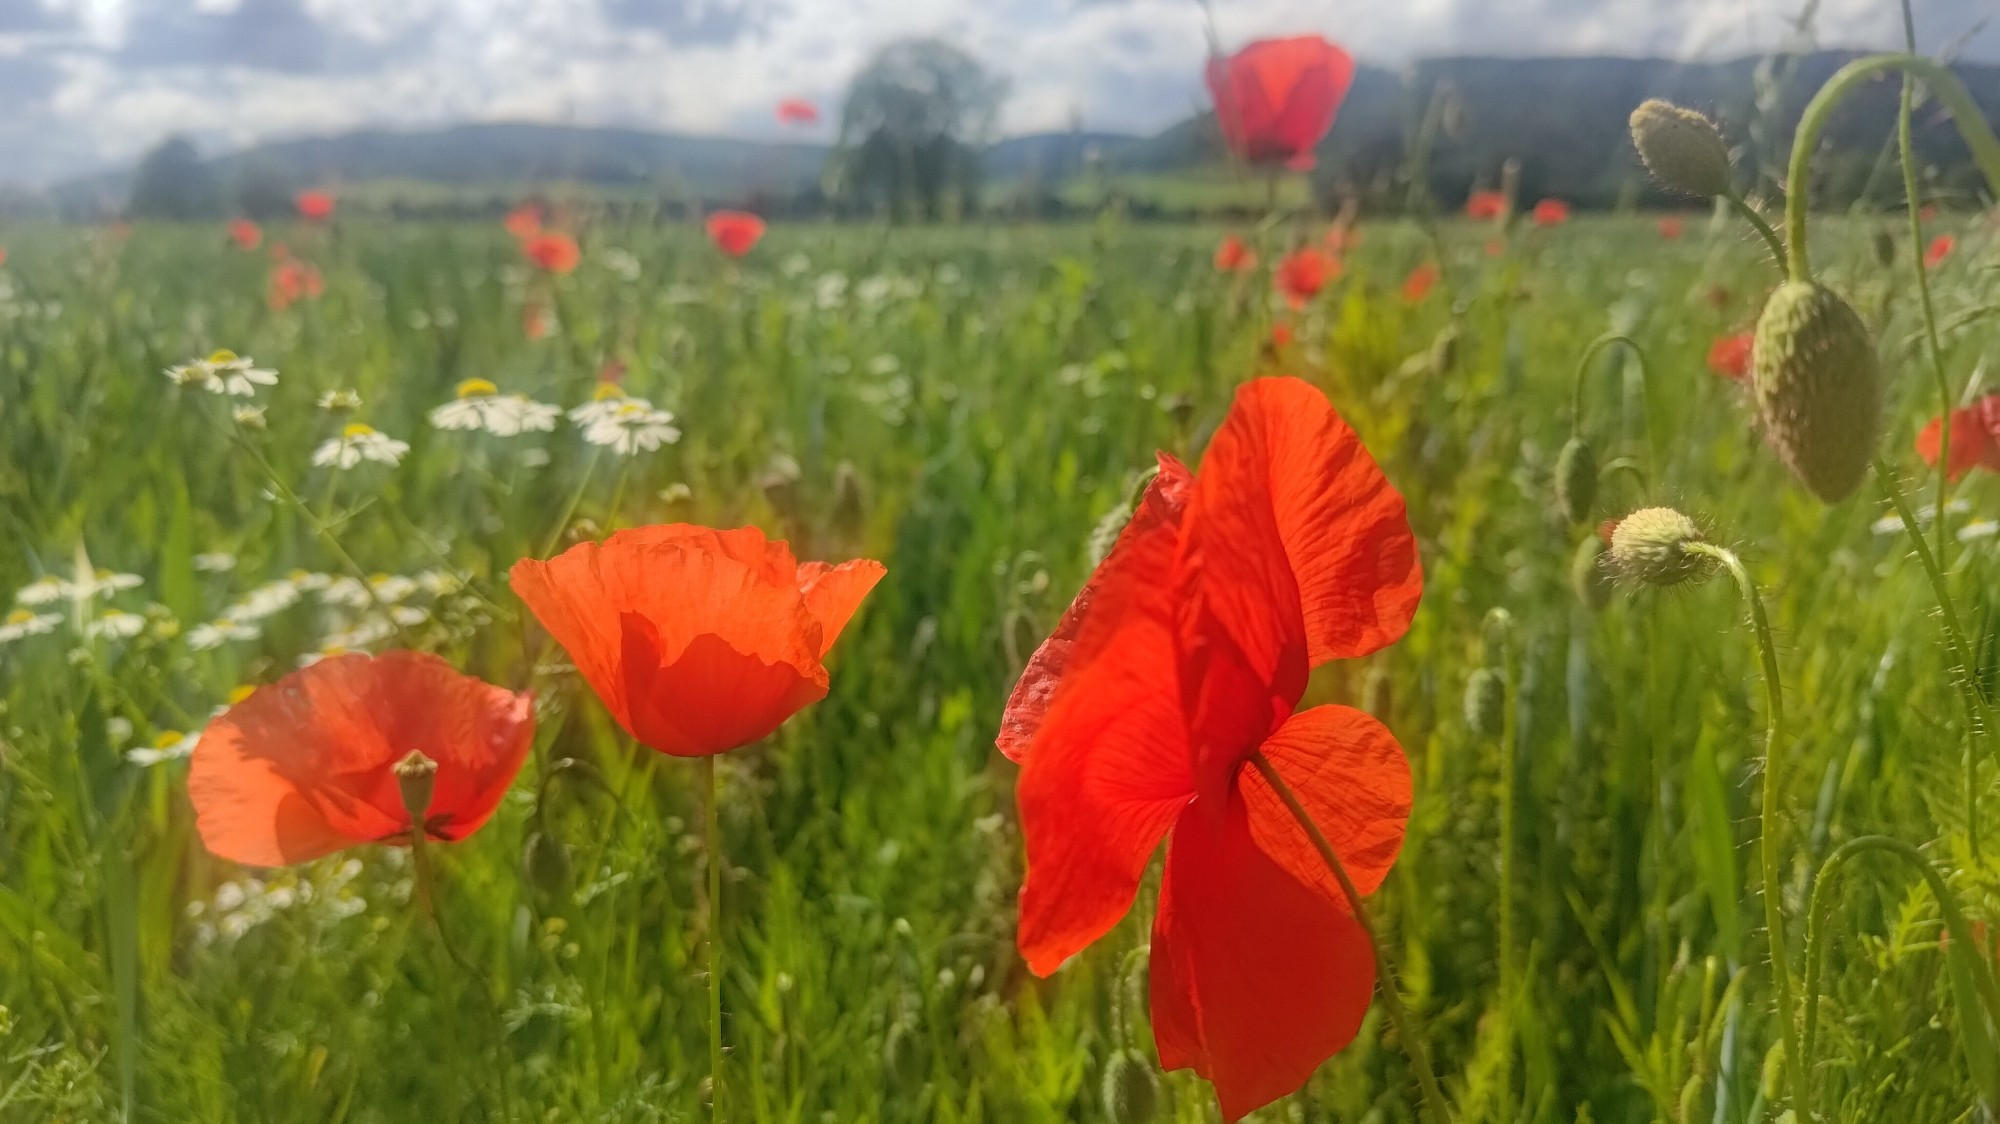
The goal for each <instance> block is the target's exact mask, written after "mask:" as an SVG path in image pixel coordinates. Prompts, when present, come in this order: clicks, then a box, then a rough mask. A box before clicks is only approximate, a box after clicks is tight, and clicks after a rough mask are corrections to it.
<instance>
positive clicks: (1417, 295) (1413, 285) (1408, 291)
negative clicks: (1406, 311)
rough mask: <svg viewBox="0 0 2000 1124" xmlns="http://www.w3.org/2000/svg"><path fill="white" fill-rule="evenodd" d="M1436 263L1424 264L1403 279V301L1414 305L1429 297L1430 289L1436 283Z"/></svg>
mask: <svg viewBox="0 0 2000 1124" xmlns="http://www.w3.org/2000/svg"><path fill="white" fill-rule="evenodd" d="M1440 275H1441V274H1440V273H1439V271H1438V267H1437V263H1435V262H1424V263H1423V264H1421V265H1419V266H1417V268H1415V269H1413V270H1411V271H1410V275H1409V276H1408V277H1405V278H1403V299H1404V300H1406V301H1409V302H1410V303H1411V304H1415V303H1417V302H1418V301H1421V300H1423V299H1424V298H1425V297H1427V296H1430V295H1431V288H1432V287H1433V286H1435V285H1436V284H1437V283H1438V277H1439V276H1440Z"/></svg>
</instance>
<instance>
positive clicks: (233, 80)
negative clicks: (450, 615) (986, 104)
mask: <svg viewBox="0 0 2000 1124" xmlns="http://www.w3.org/2000/svg"><path fill="white" fill-rule="evenodd" d="M1804 2H1805V0H1394V2H1393V3H1380V2H1373V3H1341V2H1339V0H1213V7H1214V16H1215V22H1216V25H1217V29H1218V31H1219V33H1220V35H1221V37H1222V39H1223V42H1224V44H1225V45H1231V44H1237V43H1241V42H1244V41H1246V40H1249V39H1253V38H1257V37H1259V36H1263V35H1277V34H1295V33H1306V32H1317V33H1320V34H1324V35H1326V36H1328V37H1330V38H1332V39H1334V40H1336V41H1338V42H1340V43H1343V44H1345V45H1346V46H1347V47H1348V48H1349V49H1350V50H1351V51H1353V52H1354V53H1355V54H1356V55H1357V56H1359V57H1360V58H1361V59H1362V60H1363V61H1364V62H1372V63H1376V64H1378V65H1386V66H1397V65H1401V64H1403V63H1406V62H1408V61H1409V60H1411V59H1412V58H1418V57H1425V56H1433V55H1452V54H1503V55H1580V54H1630V55H1649V56H1659V57H1669V58H1679V59H1686V60H1707V59H1722V58H1730V57H1735V56H1739V55H1744V54H1751V53H1755V52H1757V51H1760V50H1763V49H1767V48H1770V47H1773V46H1776V45H1780V44H1783V43H1786V42H1787V41H1789V38H1790V37H1791V36H1792V35H1793V34H1794V32H1793V29H1792V17H1793V16H1794V15H1795V14H1796V13H1797V11H1798V9H1799V7H1800V6H1801V5H1802V4H1803V3H1804ZM1916 5H1917V20H1918V26H1919V28H1920V29H1921V30H1922V32H1923V39H1924V43H1923V45H1924V46H1925V47H1926V48H1927V49H1932V50H1936V49H1942V48H1945V47H1947V46H1949V45H1953V44H1955V43H1956V44H1957V45H1958V46H1959V47H1961V48H1962V49H1963V51H1964V53H1965V55H1966V56H1967V57H1970V58H1975V59H1980V60H1982V61H1988V62H2000V3H1996V0H1916ZM1982 17H1989V18H1990V22H1989V23H1987V24H1986V25H1985V26H1984V27H1983V28H1982V27H1981V24H1980V21H1981V18H1982ZM1204 22H1205V21H1204V16H1203V14H1202V10H1201V8H1200V6H1199V5H1198V3H1197V2H1196V0H0V106H5V107H6V110H5V111H4V112H0V153H4V154H5V155H4V156H0V182H8V183H16V184H46V183H50V182H55V181H58V180H60V179H63V178H66V177H69V176H74V175H77V174H81V173H85V172H90V171H95V170H100V169H104V168H108V167H115V166H118V165H120V164H124V163H129V162H130V161H131V160H132V159H133V158H134V157H135V156H136V155H137V154H138V153H140V152H142V151H143V150H144V149H146V148H148V147H150V146H151V145H153V144H155V143H157V142H158V141H159V140H160V139H161V138H162V137H164V136H166V135H167V134H169V133H174V132H180V133H183V134H186V135H189V136H191V137H192V138H193V139H194V140H195V141H196V142H197V144H198V145H199V146H200V147H201V148H202V149H203V150H204V151H206V152H222V151H229V150H232V149H236V148H240V147H244V146H247V145H250V144H253V143H255V142H257V141H259V140H264V139H281V138H287V137H297V136H308V135H314V134H321V133H333V132H340V131H344V130H348V129H353V128H359V127H364V126H388V127H398V128H422V127H426V126H433V125H439V124H447V123H457V122H462V121H492V120H533V121H564V122H575V123H582V124H602V125H622V126H636V127H641V128H653V129H661V130H672V131H683V132H695V133H711V134H728V135H740V136H759V137H778V136H793V137H797V138H799V139H810V140H825V139H829V138H830V134H831V131H832V121H833V120H834V119H835V118H836V117H837V112H836V111H837V108H838V103H839V98H840V93H841V90H842V89H843V87H844V85H845V83H846V81H847V79H848V78H849V77H850V76H851V75H852V74H853V73H854V71H855V70H856V69H857V68H858V67H859V66H860V65H861V64H862V63H863V62H864V61H865V60H866V58H867V57H868V55H869V53H870V52H871V51H873V50H874V49H876V48H878V47H880V46H881V45H882V44H884V43H886V42H889V41H891V40H893V39H896V38H898V37H901V36H906V35H942V36H944V37H947V38H949V39H951V40H952V41H954V42H956V43H958V44H959V45H961V46H963V47H965V48H966V49H968V50H970V51H971V52H972V53H973V54H974V55H975V56H976V57H978V58H979V59H980V60H981V61H982V62H984V63H986V64H987V65H988V66H989V67H991V68H993V69H994V70H996V71H998V72H999V73H1001V74H1003V75H1005V76H1007V77H1008V79H1009V80H1010V94H1009V97H1008V100H1007V102H1006V105H1005V108H1004V111H1003V114H1002V118H1001V124H1002V128H1003V131H1005V132H1009V133H1021V132H1034V131H1039V130H1045V129H1061V128H1067V127H1068V126H1069V125H1070V124H1071V122H1072V121H1075V122H1079V123H1081V124H1082V125H1083V126H1084V127H1086V128H1090V129H1100V130H1107V131H1120V132H1149V131H1153V130H1157V129H1160V128H1163V127H1165V126H1167V125H1169V124H1172V123H1173V122H1174V121H1176V120H1179V119H1181V118H1183V117H1185V116H1187V114H1188V113H1189V112H1190V111H1191V110H1192V109H1194V108H1195V107H1196V106H1197V105H1199V103H1200V101H1201V98H1202V93H1201V86H1200V80H1199V74H1200V63H1201V59H1202V57H1203V54H1204V53H1205V51H1206V49H1207V48H1206V37H1205V31H1204ZM1968 34H1970V38H1966V37H1967V36H1968ZM1812 35H1813V39H1812V41H1813V42H1814V43H1816V44H1817V45H1821V46H1829V47H1869V48H1888V47H1893V46H1895V45H1897V44H1899V43H1900V40H1901V31H1900V22H1899V17H1898V16H1897V14H1896V9H1895V5H1894V4H1893V3H1890V2H1889V0H1821V3H1820V5H1819V12H1818V16H1817V19H1816V21H1815V25H1814V29H1813V33H1812ZM787 97H802V98H807V99H810V100H812V101H814V102H816V103H817V104H819V105H820V106H822V108H823V109H824V110H825V111H826V113H825V123H824V124H822V125H821V126H819V127H818V128H817V129H812V128H807V129H804V130H801V129H799V128H798V127H797V126H792V127H789V128H788V127H786V126H783V125H780V124H779V123H778V122H777V121H776V120H775V117H774V115H773V112H772V108H773V106H774V105H775V104H776V103H777V101H778V100H779V99H781V98H787Z"/></svg>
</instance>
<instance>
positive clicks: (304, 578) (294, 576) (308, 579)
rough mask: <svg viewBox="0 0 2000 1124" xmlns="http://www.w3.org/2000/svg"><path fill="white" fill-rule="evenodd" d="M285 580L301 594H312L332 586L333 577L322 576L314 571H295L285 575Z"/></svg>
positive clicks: (328, 575)
mask: <svg viewBox="0 0 2000 1124" xmlns="http://www.w3.org/2000/svg"><path fill="white" fill-rule="evenodd" d="M285 580H286V581H288V582H291V583H292V585H293V587H294V588H296V589H297V590H298V591H299V592H300V593H311V592H313V591H314V590H321V589H325V588H326V587H327V586H329V585H332V584H333V575H331V574H321V573H317V572H315V571H312V570H293V571H292V572H291V573H289V574H286V575H285Z"/></svg>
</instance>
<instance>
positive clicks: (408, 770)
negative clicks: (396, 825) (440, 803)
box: [392, 749, 438, 829]
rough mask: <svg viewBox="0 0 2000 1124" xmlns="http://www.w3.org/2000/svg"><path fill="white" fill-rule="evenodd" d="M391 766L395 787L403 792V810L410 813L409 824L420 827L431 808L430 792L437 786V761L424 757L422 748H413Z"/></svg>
mask: <svg viewBox="0 0 2000 1124" xmlns="http://www.w3.org/2000/svg"><path fill="white" fill-rule="evenodd" d="M392 768H394V770H395V772H396V787H397V788H398V789H399V790H401V791H402V794H403V810H404V811H406V812H408V813H410V823H411V825H412V826H413V827H415V828H417V829H421V828H422V826H423V823H424V817H425V816H426V815H428V814H429V813H430V810H431V793H432V792H434V791H435V790H436V788H437V771H438V763H437V762H435V761H433V760H431V759H430V758H428V757H425V756H424V754H423V751H422V750H417V749H413V750H411V751H410V752H409V753H408V754H406V755H405V756H404V757H403V759H402V760H401V761H398V762H396V764H395V765H394V766H392Z"/></svg>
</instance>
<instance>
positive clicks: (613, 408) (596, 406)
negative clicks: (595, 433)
mask: <svg viewBox="0 0 2000 1124" xmlns="http://www.w3.org/2000/svg"><path fill="white" fill-rule="evenodd" d="M627 402H638V403H640V404H642V405H643V404H645V403H646V400H645V399H643V398H628V397H626V394H625V388H623V387H621V386H619V385H618V384H617V383H615V382H600V383H598V384H597V389H596V390H594V391H592V392H591V394H590V401H588V402H585V403H584V404H583V405H581V406H576V407H573V408H571V410H570V412H569V420H570V421H572V422H575V423H576V424H577V425H578V426H579V427H582V428H586V429H587V428H589V427H590V426H593V425H596V424H597V423H598V422H600V421H603V420H604V419H606V418H608V417H610V416H612V415H613V414H616V413H617V412H618V411H619V410H620V409H621V408H622V407H623V406H624V405H625V403H627Z"/></svg>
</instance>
